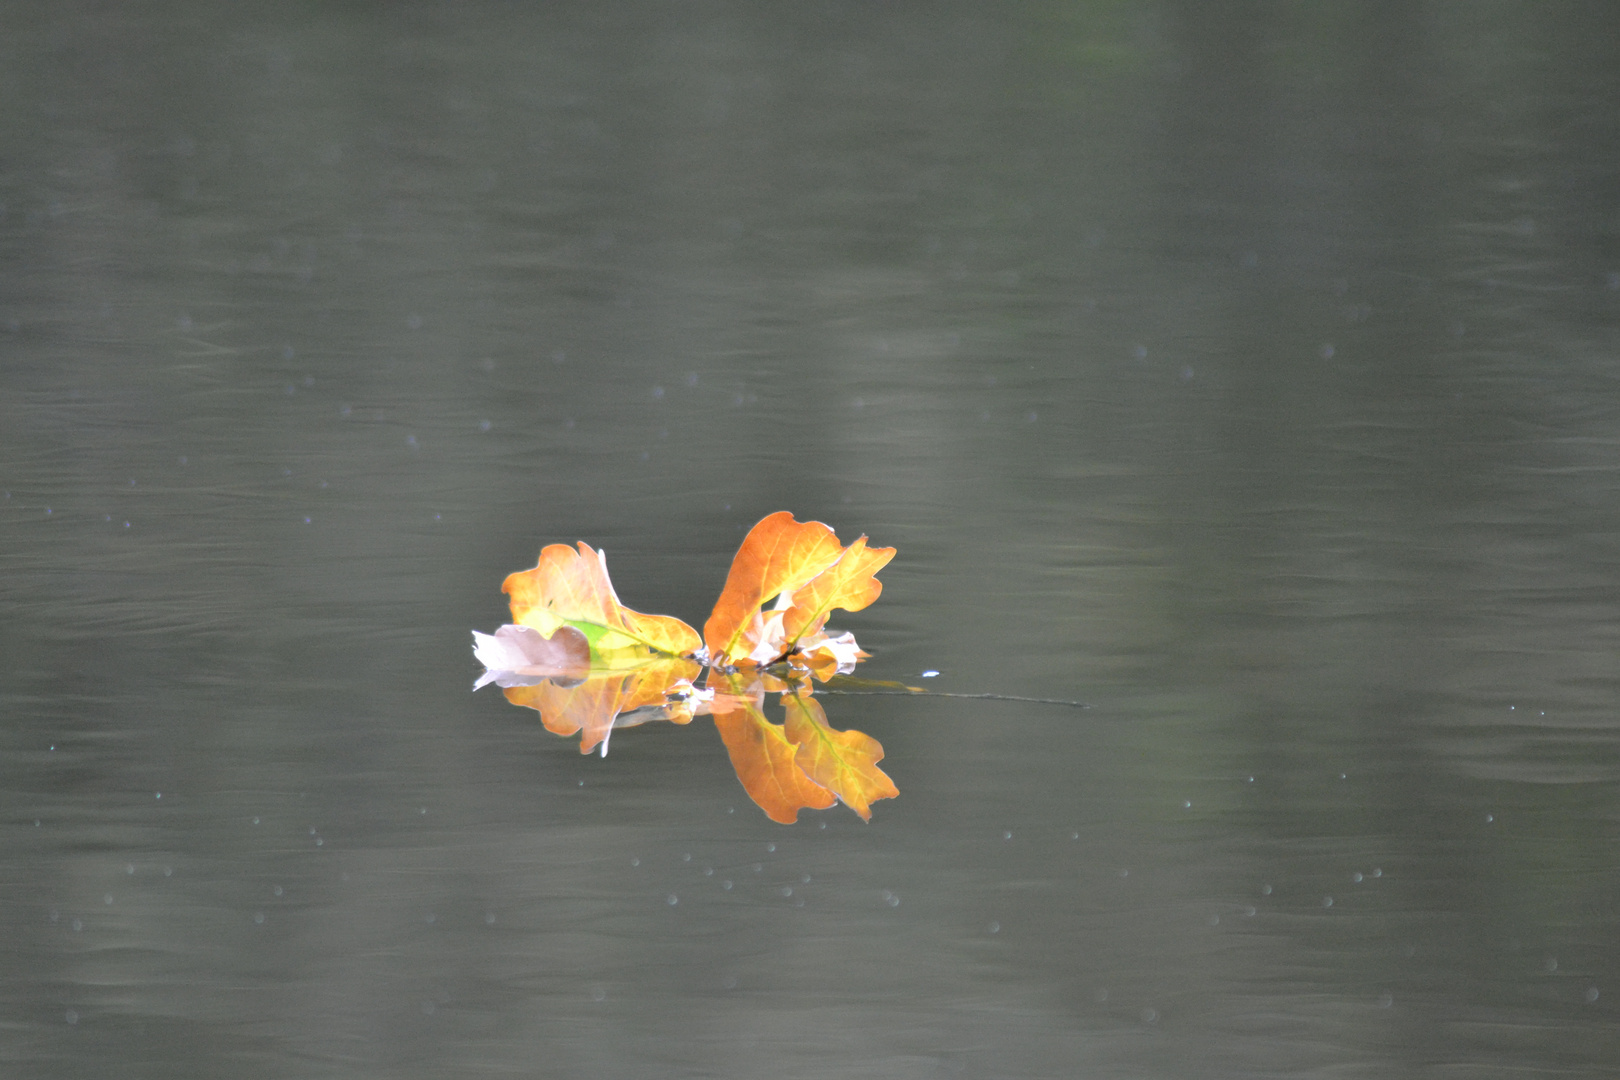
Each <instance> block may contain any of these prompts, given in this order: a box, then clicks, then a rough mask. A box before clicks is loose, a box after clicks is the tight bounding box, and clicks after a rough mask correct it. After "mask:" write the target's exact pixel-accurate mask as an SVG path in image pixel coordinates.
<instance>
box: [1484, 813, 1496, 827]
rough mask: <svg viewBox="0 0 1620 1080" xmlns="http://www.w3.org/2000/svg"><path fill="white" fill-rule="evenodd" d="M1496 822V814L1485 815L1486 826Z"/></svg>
mask: <svg viewBox="0 0 1620 1080" xmlns="http://www.w3.org/2000/svg"><path fill="white" fill-rule="evenodd" d="M1495 821H1496V815H1495V814H1486V815H1485V824H1487V825H1490V824H1492V823H1493V822H1495Z"/></svg>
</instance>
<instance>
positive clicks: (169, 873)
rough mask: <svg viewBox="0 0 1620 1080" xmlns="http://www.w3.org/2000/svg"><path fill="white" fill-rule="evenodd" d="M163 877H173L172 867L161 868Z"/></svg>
mask: <svg viewBox="0 0 1620 1080" xmlns="http://www.w3.org/2000/svg"><path fill="white" fill-rule="evenodd" d="M163 876H164V877H173V876H174V867H172V866H165V867H164V868H163Z"/></svg>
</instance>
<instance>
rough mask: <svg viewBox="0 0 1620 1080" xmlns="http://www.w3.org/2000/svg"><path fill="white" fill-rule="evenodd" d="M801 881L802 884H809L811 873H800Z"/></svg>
mask: <svg viewBox="0 0 1620 1080" xmlns="http://www.w3.org/2000/svg"><path fill="white" fill-rule="evenodd" d="M799 883H800V884H801V885H808V884H810V875H809V874H800V875H799Z"/></svg>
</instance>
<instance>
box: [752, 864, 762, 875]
mask: <svg viewBox="0 0 1620 1080" xmlns="http://www.w3.org/2000/svg"><path fill="white" fill-rule="evenodd" d="M764 869H765V864H764V863H755V864H754V873H756V874H757V873H759V872H760V871H762V870H764Z"/></svg>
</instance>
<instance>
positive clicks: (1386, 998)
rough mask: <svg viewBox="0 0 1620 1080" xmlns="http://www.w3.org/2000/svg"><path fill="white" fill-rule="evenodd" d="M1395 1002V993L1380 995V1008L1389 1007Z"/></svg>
mask: <svg viewBox="0 0 1620 1080" xmlns="http://www.w3.org/2000/svg"><path fill="white" fill-rule="evenodd" d="M1393 1004H1395V995H1393V994H1380V995H1379V996H1378V1007H1379V1008H1380V1009H1387V1008H1389V1007H1390V1006H1391V1005H1393Z"/></svg>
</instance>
